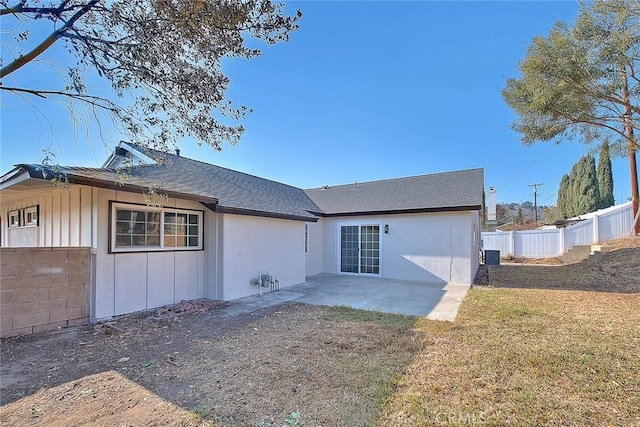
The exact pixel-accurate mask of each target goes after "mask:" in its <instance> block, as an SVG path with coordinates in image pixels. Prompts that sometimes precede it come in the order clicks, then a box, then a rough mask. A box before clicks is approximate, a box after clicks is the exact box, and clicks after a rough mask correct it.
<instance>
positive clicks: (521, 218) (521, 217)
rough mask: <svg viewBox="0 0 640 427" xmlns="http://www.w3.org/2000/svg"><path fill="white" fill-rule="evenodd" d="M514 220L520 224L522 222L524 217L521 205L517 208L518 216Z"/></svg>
mask: <svg viewBox="0 0 640 427" xmlns="http://www.w3.org/2000/svg"><path fill="white" fill-rule="evenodd" d="M516 222H517V223H518V224H522V223H523V222H524V217H523V216H522V207H519V208H518V216H517V217H516Z"/></svg>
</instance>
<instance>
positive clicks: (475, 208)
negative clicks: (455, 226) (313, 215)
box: [318, 205, 482, 217]
mask: <svg viewBox="0 0 640 427" xmlns="http://www.w3.org/2000/svg"><path fill="white" fill-rule="evenodd" d="M481 208H482V206H481V205H468V206H443V207H435V208H415V209H393V210H375V211H357V212H330V213H326V212H324V213H318V215H320V216H321V217H339V216H372V215H398V214H412V213H437V212H462V211H479V210H481Z"/></svg>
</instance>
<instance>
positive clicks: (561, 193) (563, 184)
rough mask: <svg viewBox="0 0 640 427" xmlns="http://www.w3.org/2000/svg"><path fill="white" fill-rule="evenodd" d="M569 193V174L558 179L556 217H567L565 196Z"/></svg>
mask: <svg viewBox="0 0 640 427" xmlns="http://www.w3.org/2000/svg"><path fill="white" fill-rule="evenodd" d="M568 193H569V175H564V176H563V177H562V179H561V180H560V187H559V188H558V202H557V203H556V206H557V215H558V219H567V218H569V216H570V215H568V213H567V197H568Z"/></svg>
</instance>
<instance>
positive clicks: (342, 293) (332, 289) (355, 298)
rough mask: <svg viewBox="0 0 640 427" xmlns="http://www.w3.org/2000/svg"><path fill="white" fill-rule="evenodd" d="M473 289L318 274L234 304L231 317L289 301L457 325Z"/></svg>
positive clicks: (458, 285) (229, 312) (228, 311)
mask: <svg viewBox="0 0 640 427" xmlns="http://www.w3.org/2000/svg"><path fill="white" fill-rule="evenodd" d="M468 290H469V285H462V284H454V283H449V284H432V283H424V282H416V281H408V280H393V279H379V278H372V277H362V276H350V275H337V274H318V275H316V276H311V277H307V280H306V282H304V283H301V284H299V285H293V286H288V287H286V288H282V289H281V290H280V291H279V292H267V293H264V294H262V296H260V295H254V296H250V297H245V298H240V299H237V300H234V301H231V306H230V307H229V308H227V309H226V314H227V315H230V316H231V315H236V314H240V313H246V312H251V311H255V310H258V309H261V308H265V307H269V306H272V305H276V304H280V303H282V302H286V301H296V302H303V303H307V304H313V305H328V306H348V307H353V308H358V309H363V310H375V311H381V312H385V313H397V314H404V315H411V316H421V317H426V318H428V319H432V320H445V321H453V320H454V319H455V317H456V315H457V314H458V308H459V306H460V303H461V302H462V299H463V298H464V296H465V295H466V294H467V291H468Z"/></svg>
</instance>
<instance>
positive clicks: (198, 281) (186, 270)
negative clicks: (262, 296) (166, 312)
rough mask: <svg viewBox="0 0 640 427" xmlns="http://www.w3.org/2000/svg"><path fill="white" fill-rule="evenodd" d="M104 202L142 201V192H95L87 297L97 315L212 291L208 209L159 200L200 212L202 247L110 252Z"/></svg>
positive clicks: (212, 234) (212, 235) (211, 227)
mask: <svg viewBox="0 0 640 427" xmlns="http://www.w3.org/2000/svg"><path fill="white" fill-rule="evenodd" d="M109 202H123V203H133V204H138V205H144V204H145V202H144V198H143V196H142V194H136V193H129V192H124V191H115V190H105V189H99V190H98V197H97V211H98V226H97V230H98V233H97V234H98V242H99V243H98V247H97V248H96V250H97V257H96V283H95V292H94V293H93V295H92V296H93V298H94V306H95V318H96V319H103V318H108V317H112V316H117V315H121V314H126V313H131V312H134V311H139V310H146V309H152V308H156V307H160V306H163V305H167V304H173V303H178V302H180V301H182V300H190V299H197V298H204V297H205V296H207V297H212V296H214V295H217V290H216V289H215V286H216V281H215V276H216V273H215V270H216V266H215V262H211V261H212V260H211V259H210V256H209V255H210V254H208V253H207V251H206V250H207V249H208V247H209V245H211V246H215V224H209V223H208V221H207V220H211V219H212V216H213V215H214V214H213V213H210V214H208V213H207V212H206V208H205V207H204V206H203V205H201V204H200V203H197V202H191V201H186V200H180V199H174V198H170V199H168V200H167V201H166V202H164V203H163V206H164V207H166V208H177V209H188V210H198V211H205V215H204V216H203V224H202V226H203V231H204V249H205V250H186V251H170V250H169V251H157V252H132V253H109V231H110V223H109V221H110V216H109ZM210 239H213V240H210ZM212 249H213V248H212ZM212 252H213V251H212ZM209 278H211V280H209ZM209 284H210V285H209Z"/></svg>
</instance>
